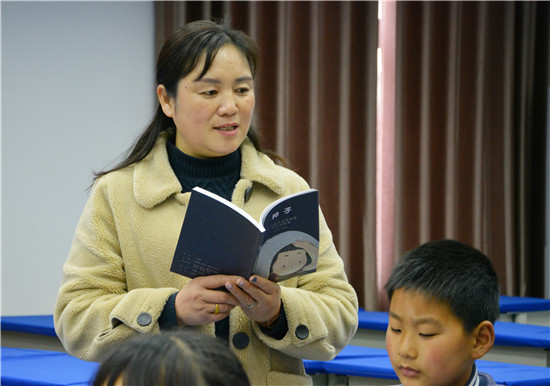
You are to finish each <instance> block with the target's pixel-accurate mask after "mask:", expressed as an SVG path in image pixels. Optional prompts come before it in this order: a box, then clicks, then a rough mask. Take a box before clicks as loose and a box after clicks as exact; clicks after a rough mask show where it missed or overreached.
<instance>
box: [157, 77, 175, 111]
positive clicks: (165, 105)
mask: <svg viewBox="0 0 550 386" xmlns="http://www.w3.org/2000/svg"><path fill="white" fill-rule="evenodd" d="M157 96H158V98H159V103H160V107H161V108H162V111H163V112H164V115H166V116H167V117H170V118H173V117H174V98H172V97H171V96H169V95H168V93H167V92H166V88H165V87H164V85H162V84H159V85H158V87H157Z"/></svg>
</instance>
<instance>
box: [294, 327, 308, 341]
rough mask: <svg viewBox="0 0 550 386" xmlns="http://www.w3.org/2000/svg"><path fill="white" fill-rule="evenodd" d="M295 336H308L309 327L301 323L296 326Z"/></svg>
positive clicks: (303, 337)
mask: <svg viewBox="0 0 550 386" xmlns="http://www.w3.org/2000/svg"><path fill="white" fill-rule="evenodd" d="M296 336H297V337H298V339H302V340H304V339H306V338H307V337H308V336H309V329H308V328H307V327H306V326H304V325H303V324H300V325H299V326H298V327H296Z"/></svg>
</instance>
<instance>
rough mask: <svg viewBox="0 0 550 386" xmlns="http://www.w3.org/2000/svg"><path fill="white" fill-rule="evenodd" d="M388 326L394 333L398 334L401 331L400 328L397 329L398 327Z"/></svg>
mask: <svg viewBox="0 0 550 386" xmlns="http://www.w3.org/2000/svg"><path fill="white" fill-rule="evenodd" d="M390 328H391V331H392V332H394V333H396V334H399V333H400V332H401V330H400V329H398V328H393V327H390Z"/></svg>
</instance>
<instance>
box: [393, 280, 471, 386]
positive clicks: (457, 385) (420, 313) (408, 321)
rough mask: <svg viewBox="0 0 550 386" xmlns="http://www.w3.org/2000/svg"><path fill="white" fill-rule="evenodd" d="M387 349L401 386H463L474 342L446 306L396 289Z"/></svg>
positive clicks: (469, 373)
mask: <svg viewBox="0 0 550 386" xmlns="http://www.w3.org/2000/svg"><path fill="white" fill-rule="evenodd" d="M389 316H390V317H389V324H388V330H387V332H386V348H387V350H388V355H389V357H390V361H391V363H392V366H393V369H394V370H395V372H396V374H397V376H398V377H399V380H400V381H401V383H402V384H403V385H404V386H409V385H423V386H425V385H437V386H444V385H446V386H464V385H465V384H466V382H467V381H468V379H469V377H470V375H471V373H472V367H473V363H474V359H473V358H472V349H473V346H474V343H475V339H474V338H473V337H472V336H470V335H469V334H467V333H466V331H465V330H464V327H463V324H462V322H461V321H460V320H459V319H458V318H456V317H455V316H454V315H453V314H452V313H451V310H450V308H449V306H448V305H446V304H444V303H441V302H438V301H436V300H434V299H431V298H427V297H426V296H424V295H422V294H419V293H418V292H415V291H411V290H403V289H398V290H397V291H395V292H394V293H393V297H392V300H391V304H390V312H389Z"/></svg>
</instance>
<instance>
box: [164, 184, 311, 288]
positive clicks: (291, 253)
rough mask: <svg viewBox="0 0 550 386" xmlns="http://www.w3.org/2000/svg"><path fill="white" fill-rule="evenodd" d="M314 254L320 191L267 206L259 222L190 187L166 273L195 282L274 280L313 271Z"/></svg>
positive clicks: (211, 194)
mask: <svg viewBox="0 0 550 386" xmlns="http://www.w3.org/2000/svg"><path fill="white" fill-rule="evenodd" d="M318 255H319V192H318V191H317V190H315V189H310V190H306V191H303V192H299V193H295V194H292V195H289V196H286V197H283V198H281V199H279V200H277V201H275V202H273V203H272V204H271V205H269V206H268V207H266V208H265V209H264V211H263V212H262V215H261V218H260V221H256V220H255V219H254V218H253V217H252V216H250V215H249V214H248V213H246V212H245V211H244V210H243V209H241V208H239V207H238V206H236V205H235V204H233V203H231V202H230V201H228V200H225V199H224V198H222V197H220V196H218V195H216V194H214V193H211V192H209V191H207V190H204V189H201V188H199V187H195V188H194V189H193V190H192V192H191V198H190V200H189V205H188V208H187V213H186V214H185V218H184V221H183V225H182V227H181V233H180V237H179V240H178V244H177V246H176V251H175V253H174V259H173V261H172V266H171V268H170V270H171V271H172V272H175V273H179V274H181V275H184V276H187V277H190V278H195V277H198V276H207V275H216V274H224V275H239V276H242V277H244V278H246V279H248V278H249V277H250V276H252V275H254V274H255V275H259V276H262V277H267V278H269V279H270V280H273V281H281V280H285V279H289V278H291V277H294V276H297V275H303V274H307V273H310V272H315V270H316V269H317V258H318Z"/></svg>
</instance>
